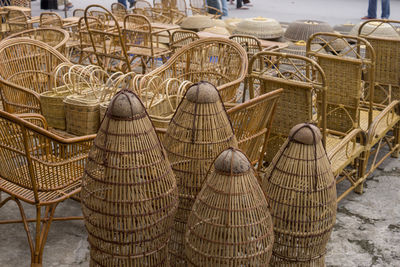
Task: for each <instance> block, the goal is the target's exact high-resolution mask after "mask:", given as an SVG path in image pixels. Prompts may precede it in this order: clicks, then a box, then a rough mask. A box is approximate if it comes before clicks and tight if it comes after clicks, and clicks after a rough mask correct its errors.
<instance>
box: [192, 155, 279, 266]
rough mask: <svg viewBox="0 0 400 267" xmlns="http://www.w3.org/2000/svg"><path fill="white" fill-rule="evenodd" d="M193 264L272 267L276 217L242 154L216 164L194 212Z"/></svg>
mask: <svg viewBox="0 0 400 267" xmlns="http://www.w3.org/2000/svg"><path fill="white" fill-rule="evenodd" d="M186 229H187V232H186V235H185V253H186V258H187V261H188V266H199V267H200V266H268V263H269V260H270V258H271V253H272V246H273V243H274V241H273V240H274V238H273V229H272V220H271V215H270V213H269V210H268V204H267V201H266V200H265V196H264V193H263V191H262V189H261V187H260V184H259V182H258V180H257V178H256V173H255V170H254V169H253V168H252V166H251V163H250V162H249V160H248V159H247V158H246V156H245V155H244V154H243V153H242V152H241V151H239V150H236V149H233V148H229V149H227V150H225V151H224V152H222V153H221V154H220V155H219V156H218V157H217V159H216V160H215V162H214V164H213V166H212V167H211V169H210V172H209V174H208V176H207V179H206V181H205V182H204V186H203V189H202V190H201V192H200V193H199V195H198V196H197V199H196V202H195V204H194V206H193V210H192V212H191V213H190V216H189V221H188V225H187V228H186Z"/></svg>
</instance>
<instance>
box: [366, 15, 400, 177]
mask: <svg viewBox="0 0 400 267" xmlns="http://www.w3.org/2000/svg"><path fill="white" fill-rule="evenodd" d="M370 22H371V23H370V24H369V25H370V27H369V29H368V30H364V27H365V26H366V25H367V24H366V23H363V24H362V25H361V26H360V28H359V36H360V37H362V38H364V39H366V40H367V41H368V42H369V43H370V44H371V46H372V47H373V48H374V51H375V54H376V67H375V88H374V98H373V102H374V103H375V104H378V105H383V106H393V104H394V103H398V100H400V38H398V37H396V38H393V37H392V38H388V37H386V38H385V37H376V36H375V34H374V33H375V32H376V31H378V30H379V28H381V27H382V26H384V25H385V27H387V28H389V27H390V28H395V29H397V28H398V26H399V25H400V21H396V20H370ZM373 25H374V26H375V29H374V28H373V27H372V26H373ZM394 105H395V107H394V108H395V111H396V113H392V114H387V115H386V116H393V115H395V117H398V116H399V114H400V113H399V111H400V110H399V106H398V104H394ZM382 119H384V118H382ZM382 119H381V120H378V119H377V120H376V121H375V122H374V123H373V125H371V127H370V129H371V130H370V131H369V132H368V137H367V138H368V140H369V145H370V149H368V153H367V156H370V157H372V156H373V160H372V163H371V165H370V166H369V167H368V168H367V170H366V173H365V175H366V176H369V175H370V174H372V172H373V171H374V170H375V169H376V168H377V167H378V166H379V165H380V164H381V163H382V162H383V161H384V160H385V159H386V158H387V157H388V156H389V155H390V154H391V155H392V157H398V154H399V149H400V147H399V143H400V140H399V138H400V133H399V131H400V129H399V123H396V124H395V125H394V126H393V128H392V130H391V131H387V130H388V128H386V129H385V128H384V127H385V124H384V123H383V122H382ZM397 119H398V118H397ZM388 120H389V122H391V124H393V122H395V121H396V119H395V118H393V117H391V118H390V119H389V118H388ZM386 126H387V125H386ZM365 130H366V129H365ZM378 141H379V143H378ZM385 145H387V147H388V153H384V155H383V156H382V157H379V158H378V157H377V156H375V155H379V154H380V152H381V149H382V148H383V147H384V146H385Z"/></svg>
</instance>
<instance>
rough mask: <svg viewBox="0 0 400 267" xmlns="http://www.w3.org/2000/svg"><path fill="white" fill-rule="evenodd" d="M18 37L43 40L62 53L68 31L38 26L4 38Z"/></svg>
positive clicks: (67, 37) (67, 38)
mask: <svg viewBox="0 0 400 267" xmlns="http://www.w3.org/2000/svg"><path fill="white" fill-rule="evenodd" d="M18 37H24V38H29V39H34V40H38V41H41V42H44V43H46V44H48V45H50V46H51V47H53V48H54V49H56V50H58V51H60V52H61V53H64V52H65V46H66V44H67V42H68V40H69V33H68V32H67V31H65V30H62V29H57V28H38V29H31V30H26V31H23V32H19V33H15V34H12V35H10V36H8V37H7V38H6V40H7V39H12V38H18Z"/></svg>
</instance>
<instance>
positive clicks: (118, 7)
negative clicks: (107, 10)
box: [111, 3, 128, 21]
mask: <svg viewBox="0 0 400 267" xmlns="http://www.w3.org/2000/svg"><path fill="white" fill-rule="evenodd" d="M111 13H113V15H114V16H115V17H116V18H117V19H118V20H119V21H123V20H124V17H125V16H126V15H128V10H127V9H126V7H125V6H124V5H123V4H121V3H112V4H111Z"/></svg>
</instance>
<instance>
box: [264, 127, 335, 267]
mask: <svg viewBox="0 0 400 267" xmlns="http://www.w3.org/2000/svg"><path fill="white" fill-rule="evenodd" d="M321 139H322V135H321V132H320V131H319V129H318V128H317V127H315V126H313V125H310V124H300V125H296V126H295V127H294V128H293V129H292V130H291V132H290V134H289V138H288V140H287V141H286V142H285V143H284V145H283V146H282V148H281V149H280V151H279V153H278V154H277V155H276V156H275V158H274V160H273V162H272V164H271V165H270V166H269V168H268V169H267V171H266V173H265V176H264V178H263V189H264V192H265V195H266V198H267V201H268V204H269V209H270V212H271V216H272V220H273V224H274V234H275V242H274V248H273V252H272V258H271V262H270V265H271V266H293V267H294V266H296V267H298V266H325V254H326V244H327V243H328V241H329V238H330V235H331V232H332V228H333V226H334V224H335V221H336V186H335V179H334V177H333V174H332V168H331V165H330V163H329V159H328V157H327V155H326V152H325V149H324V147H323V145H322V142H321Z"/></svg>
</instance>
